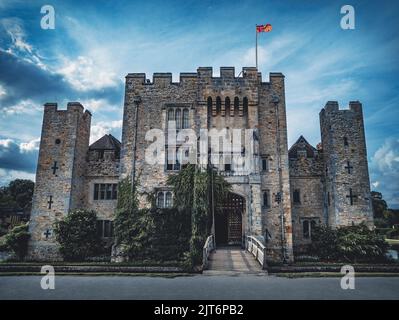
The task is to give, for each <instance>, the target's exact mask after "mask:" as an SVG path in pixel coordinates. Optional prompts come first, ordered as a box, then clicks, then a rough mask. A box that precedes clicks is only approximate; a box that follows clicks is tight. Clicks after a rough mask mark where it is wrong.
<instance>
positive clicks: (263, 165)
mask: <svg viewBox="0 0 399 320" xmlns="http://www.w3.org/2000/svg"><path fill="white" fill-rule="evenodd" d="M268 170H269V166H268V161H267V158H262V171H268Z"/></svg>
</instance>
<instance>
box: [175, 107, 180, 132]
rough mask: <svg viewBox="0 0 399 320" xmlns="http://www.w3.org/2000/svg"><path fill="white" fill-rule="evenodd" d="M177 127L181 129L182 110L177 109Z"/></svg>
mask: <svg viewBox="0 0 399 320" xmlns="http://www.w3.org/2000/svg"><path fill="white" fill-rule="evenodd" d="M175 120H176V129H181V111H180V109H177V110H176V112H175Z"/></svg>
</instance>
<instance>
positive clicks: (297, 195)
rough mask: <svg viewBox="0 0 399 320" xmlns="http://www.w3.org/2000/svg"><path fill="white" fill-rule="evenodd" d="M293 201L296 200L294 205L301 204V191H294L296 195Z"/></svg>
mask: <svg viewBox="0 0 399 320" xmlns="http://www.w3.org/2000/svg"><path fill="white" fill-rule="evenodd" d="M293 198H294V199H293V200H294V203H301V196H300V191H299V189H295V190H294V194H293Z"/></svg>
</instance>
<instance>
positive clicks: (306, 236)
mask: <svg viewBox="0 0 399 320" xmlns="http://www.w3.org/2000/svg"><path fill="white" fill-rule="evenodd" d="M302 227H303V238H304V239H309V238H310V224H309V220H304V221H303V222H302Z"/></svg>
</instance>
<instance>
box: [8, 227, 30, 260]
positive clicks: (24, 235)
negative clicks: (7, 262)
mask: <svg viewBox="0 0 399 320" xmlns="http://www.w3.org/2000/svg"><path fill="white" fill-rule="evenodd" d="M29 238H30V234H29V232H28V225H27V224H23V225H19V226H16V227H14V228H13V229H12V230H11V231H10V232H9V233H8V234H7V235H6V236H5V247H6V248H8V249H10V250H11V251H13V252H14V253H15V255H16V256H17V257H18V259H19V260H22V259H23V258H24V257H25V255H26V253H27V251H28V240H29Z"/></svg>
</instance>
